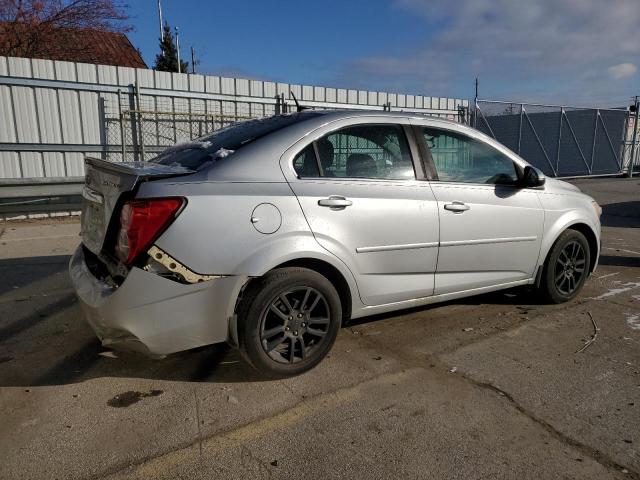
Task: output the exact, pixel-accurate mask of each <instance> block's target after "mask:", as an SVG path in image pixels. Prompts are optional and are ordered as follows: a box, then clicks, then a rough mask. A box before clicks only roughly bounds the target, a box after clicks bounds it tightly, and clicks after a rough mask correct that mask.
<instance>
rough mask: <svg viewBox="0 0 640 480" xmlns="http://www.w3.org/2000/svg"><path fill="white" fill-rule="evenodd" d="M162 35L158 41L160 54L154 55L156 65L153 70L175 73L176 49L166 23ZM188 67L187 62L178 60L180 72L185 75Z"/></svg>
mask: <svg viewBox="0 0 640 480" xmlns="http://www.w3.org/2000/svg"><path fill="white" fill-rule="evenodd" d="M163 33H164V38H163V39H161V40H160V53H159V54H157V55H156V64H155V66H154V67H153V68H154V69H155V70H160V71H162V72H177V71H178V49H177V48H176V42H175V40H174V38H173V34H172V33H171V27H169V24H168V23H167V22H165V24H164V28H163ZM188 67H189V62H184V61H182V59H180V71H181V72H182V73H187V68H188Z"/></svg>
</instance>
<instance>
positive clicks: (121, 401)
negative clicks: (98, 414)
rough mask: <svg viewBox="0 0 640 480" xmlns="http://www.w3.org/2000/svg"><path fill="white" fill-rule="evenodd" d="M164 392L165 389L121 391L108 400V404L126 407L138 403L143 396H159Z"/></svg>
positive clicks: (115, 406)
mask: <svg viewBox="0 0 640 480" xmlns="http://www.w3.org/2000/svg"><path fill="white" fill-rule="evenodd" d="M163 393H164V391H162V390H149V391H148V392H137V391H136V392H134V391H133V390H129V391H128V392H124V393H120V394H118V395H116V396H115V397H113V398H112V399H110V400H109V401H108V402H107V405H109V406H110V407H114V408H126V407H130V406H131V405H133V404H134V403H138V402H139V401H140V400H142V399H143V398H146V397H157V396H158V395H162V394H163Z"/></svg>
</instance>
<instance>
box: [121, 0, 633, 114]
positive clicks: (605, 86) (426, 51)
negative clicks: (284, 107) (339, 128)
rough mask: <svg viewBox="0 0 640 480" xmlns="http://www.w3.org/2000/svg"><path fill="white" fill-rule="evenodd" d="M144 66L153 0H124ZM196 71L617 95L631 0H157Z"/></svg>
mask: <svg viewBox="0 0 640 480" xmlns="http://www.w3.org/2000/svg"><path fill="white" fill-rule="evenodd" d="M129 5H130V7H129V9H128V13H129V15H130V16H131V19H130V23H131V24H132V26H133V28H134V30H133V31H132V32H131V33H130V34H129V37H130V39H131V41H132V43H133V44H134V45H135V46H136V47H138V48H140V50H141V51H142V54H143V57H144V59H145V61H146V62H147V64H148V65H149V66H150V67H152V66H153V63H154V58H155V55H156V53H157V52H158V51H159V47H158V36H159V24H158V16H157V0H130V2H129ZM162 7H163V13H164V18H165V20H167V21H168V22H169V24H170V25H171V26H172V27H174V26H178V27H179V29H180V47H181V48H180V49H181V54H182V56H183V58H184V57H188V58H185V59H186V60H190V47H191V46H193V47H194V48H195V50H196V58H197V60H198V61H199V64H198V65H197V70H198V72H199V73H205V74H212V75H223V76H237V77H244V78H254V79H262V80H272V81H283V82H289V83H300V84H307V85H324V86H331V87H341V88H356V89H366V90H378V91H390V92H398V93H410V94H420V95H428V96H433V97H436V96H438V97H456V98H473V95H474V79H475V78H476V77H477V78H478V79H479V96H480V97H481V98H485V99H494V100H506V101H528V102H539V103H560V104H564V105H584V106H594V105H598V106H624V105H627V104H629V102H630V101H631V100H630V97H631V96H633V95H640V27H639V25H640V0H365V1H361V0H342V1H335V0H323V1H320V2H317V1H309V0H298V1H288V0H274V1H264V0H234V1H229V0H227V1H220V0H210V1H206V0H162Z"/></svg>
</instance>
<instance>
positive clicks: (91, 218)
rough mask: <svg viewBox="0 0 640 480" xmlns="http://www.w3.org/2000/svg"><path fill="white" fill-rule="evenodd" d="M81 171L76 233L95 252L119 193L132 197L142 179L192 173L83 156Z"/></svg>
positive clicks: (114, 211) (115, 211) (115, 212)
mask: <svg viewBox="0 0 640 480" xmlns="http://www.w3.org/2000/svg"><path fill="white" fill-rule="evenodd" d="M85 172H86V173H85V185H84V187H83V189H82V216H81V229H80V236H81V237H82V243H83V244H84V245H85V246H86V247H87V248H88V249H89V250H91V251H92V252H93V253H95V254H96V255H99V254H100V252H101V251H102V248H103V246H104V241H105V238H106V236H107V232H108V229H109V224H110V222H111V219H112V217H113V216H114V215H119V214H120V207H121V202H120V203H119V201H120V199H121V198H122V196H123V195H125V194H128V193H129V194H131V196H132V197H133V192H134V190H135V189H136V187H137V186H138V185H139V184H140V182H143V181H148V180H155V179H160V178H167V177H175V176H180V175H189V174H191V173H195V171H194V170H190V169H188V168H185V167H181V166H177V165H162V164H158V163H151V162H111V161H108V160H102V159H99V158H93V157H86V158H85Z"/></svg>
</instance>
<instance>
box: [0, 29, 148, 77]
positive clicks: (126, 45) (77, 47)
mask: <svg viewBox="0 0 640 480" xmlns="http://www.w3.org/2000/svg"><path fill="white" fill-rule="evenodd" d="M18 29H19V27H18V28H17V29H16V28H15V27H14V25H13V24H8V23H4V24H2V25H0V55H6V56H13V57H25V56H29V57H32V58H46V59H49V60H66V61H70V62H83V63H95V64H101V65H118V66H121V67H134V68H147V64H146V63H144V60H143V59H142V57H141V56H140V53H139V52H138V50H137V49H136V48H134V46H133V45H132V44H131V42H130V41H129V38H127V36H126V35H125V34H124V33H120V32H105V31H100V30H90V29H69V28H58V29H54V30H52V31H50V32H48V33H47V34H46V39H45V40H44V41H39V42H37V45H36V47H35V48H34V49H33V50H32V51H31V52H30V53H29V54H28V55H25V54H24V53H25V52H24V51H19V50H18V51H15V50H13V51H9V36H10V35H12V34H16V33H18V32H17V30H18ZM18 34H19V33H18Z"/></svg>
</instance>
